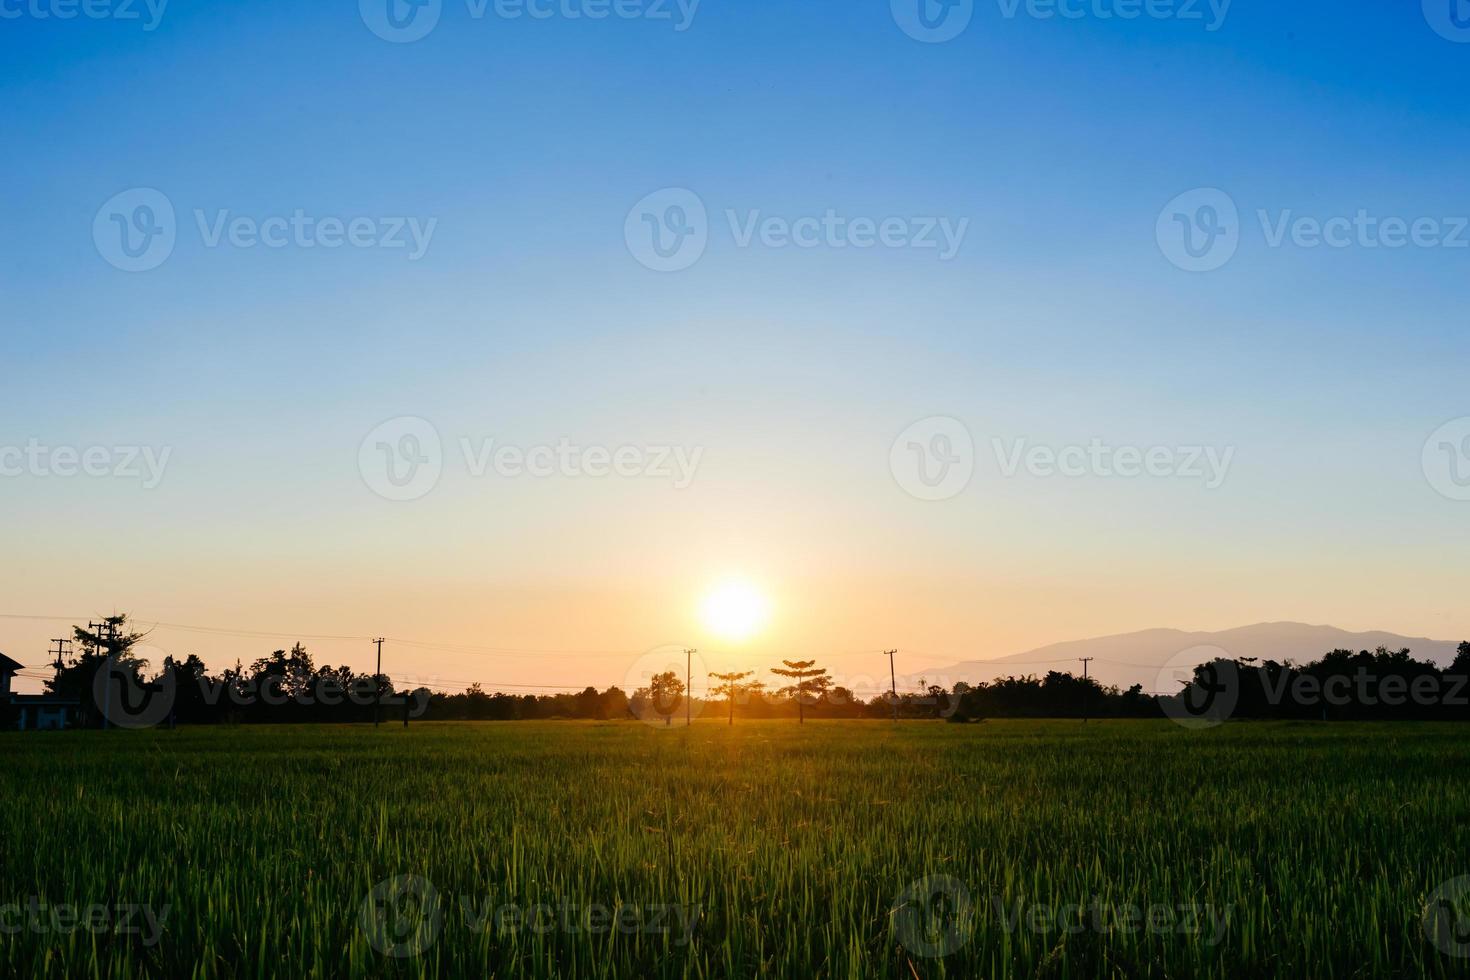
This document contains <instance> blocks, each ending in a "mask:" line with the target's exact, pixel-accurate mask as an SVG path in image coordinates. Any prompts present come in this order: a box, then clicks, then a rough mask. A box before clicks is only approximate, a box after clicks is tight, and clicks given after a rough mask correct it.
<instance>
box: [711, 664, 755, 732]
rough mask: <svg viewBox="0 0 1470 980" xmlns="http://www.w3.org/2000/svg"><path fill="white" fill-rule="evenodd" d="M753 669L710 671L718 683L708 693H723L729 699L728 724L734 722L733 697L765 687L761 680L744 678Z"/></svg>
mask: <svg viewBox="0 0 1470 980" xmlns="http://www.w3.org/2000/svg"><path fill="white" fill-rule="evenodd" d="M754 673H755V671H753V670H742V671H739V672H737V673H731V674H720V673H717V672H715V671H713V670H712V671H710V674H709V675H710V676H711V677H713V678H714V679H715V680H717V681H719V682H720V683H719V684H718V685H717V686H716V687H714V688H713V689H712V690H711V691H710V693H711V694H715V695H724V696H725V697H727V698H729V700H730V724H732V725H733V724H735V698H736V697H745V696H747V695H750V694H754V693H756V692H757V691H760V690H762V689H764V688H765V686H766V685H765V684H764V683H763V682H762V681H747V680H746V679H745V678H747V677H749V676H750V675H751V674H754Z"/></svg>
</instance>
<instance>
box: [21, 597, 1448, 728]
mask: <svg viewBox="0 0 1470 980" xmlns="http://www.w3.org/2000/svg"><path fill="white" fill-rule="evenodd" d="M73 633H74V637H75V644H76V651H77V652H76V653H75V654H74V655H73V656H71V657H70V658H69V659H68V660H66V661H65V662H64V663H62V665H61V667H60V669H59V670H58V671H57V673H56V676H55V677H54V678H52V679H51V680H48V681H47V682H46V690H47V693H48V694H50V695H52V696H55V697H60V698H65V699H69V700H75V701H77V702H78V704H79V706H80V711H81V719H80V721H81V724H82V725H83V726H86V727H99V726H102V725H106V724H128V723H129V722H135V721H139V720H141V721H144V722H146V723H148V724H178V723H183V724H213V723H255V722H313V721H321V722H367V721H372V720H373V719H374V718H380V719H382V720H384V721H396V720H398V719H399V718H402V719H405V720H407V719H409V718H427V719H436V720H476V721H478V720H483V721H522V720H549V719H584V720H601V721H613V720H620V719H627V718H639V719H642V720H644V721H650V722H653V723H656V724H663V725H672V724H674V723H675V722H678V721H680V720H681V719H682V718H683V717H685V716H686V715H687V716H690V717H695V716H698V717H702V718H712V717H713V718H723V719H724V720H725V721H726V722H727V723H728V724H734V723H735V721H736V720H737V719H752V720H753V719H773V718H793V719H795V720H797V721H798V722H804V721H805V720H806V718H807V717H808V716H811V717H814V718H823V719H835V718H872V719H879V718H893V717H896V718H901V719H943V720H947V721H951V722H957V723H960V722H976V721H983V720H985V719H987V718H1158V717H1162V716H1167V717H1171V718H1175V719H1176V720H1180V719H1183V720H1189V719H1201V720H1207V721H1209V720H1213V721H1222V720H1226V719H1228V718H1281V719H1322V720H1329V721H1330V720H1391V719H1470V642H1466V643H1462V644H1460V646H1459V650H1458V653H1457V656H1456V657H1455V659H1454V662H1453V663H1452V664H1451V665H1450V666H1448V667H1446V668H1443V669H1441V668H1439V667H1437V666H1436V665H1435V664H1433V663H1432V662H1429V661H1421V660H1417V659H1415V658H1414V657H1413V656H1412V655H1411V652H1410V651H1409V650H1407V649H1404V650H1398V651H1389V650H1385V649H1383V648H1379V649H1378V650H1376V651H1373V652H1369V651H1359V652H1356V653H1355V652H1353V651H1348V650H1334V651H1331V652H1330V653H1328V654H1326V655H1324V656H1322V657H1320V658H1318V659H1316V660H1313V661H1310V662H1308V663H1305V664H1290V663H1278V662H1276V661H1265V662H1257V661H1256V660H1253V659H1250V658H1241V659H1235V660H1230V659H1218V660H1214V661H1211V662H1209V663H1205V664H1200V665H1198V666H1196V667H1194V669H1193V674H1192V676H1191V677H1190V678H1189V679H1188V680H1187V682H1184V683H1182V684H1181V686H1180V689H1179V691H1178V692H1176V693H1170V692H1157V693H1146V692H1145V691H1144V690H1143V688H1142V687H1141V685H1134V686H1132V687H1130V688H1128V689H1126V690H1120V689H1119V688H1117V687H1112V686H1104V685H1102V684H1099V683H1098V682H1097V680H1096V679H1093V678H1084V677H1078V676H1076V675H1074V674H1072V673H1070V672H1063V671H1055V670H1053V671H1048V672H1047V673H1046V674H1045V675H1044V676H1041V677H1036V676H1033V675H1028V676H1024V677H1006V678H1002V679H997V680H994V681H991V682H988V683H979V684H968V683H964V682H961V683H959V684H956V685H954V686H953V687H952V688H946V687H943V686H941V685H938V684H924V683H921V685H920V689H919V690H917V691H903V692H898V693H897V695H896V697H895V695H894V694H893V693H892V692H884V693H882V694H880V695H878V696H876V697H872V698H870V699H866V700H865V699H864V698H862V697H861V696H859V695H858V694H856V693H855V692H853V691H852V690H850V689H848V688H846V687H843V686H841V685H839V684H836V683H835V681H834V680H833V678H832V677H831V675H830V673H829V672H828V671H827V669H826V668H824V667H820V666H818V665H817V664H816V663H815V661H812V660H800V661H790V660H785V661H782V662H781V664H780V666H776V667H772V668H770V672H771V674H772V676H773V678H774V679H773V681H772V682H771V684H770V685H768V684H767V683H766V681H764V680H762V679H760V678H759V677H758V676H757V675H756V674H755V672H754V671H737V672H729V673H720V672H711V673H710V674H709V675H708V682H709V687H708V694H707V695H706V696H705V697H698V696H694V695H691V694H690V692H689V691H687V690H686V683H685V679H684V678H682V677H680V676H679V674H678V672H677V671H673V670H669V671H664V672H661V673H657V674H654V675H652V676H651V677H649V678H648V680H647V683H645V684H643V685H642V686H640V687H637V688H636V689H634V690H633V691H631V692H627V691H624V690H622V689H621V688H618V687H616V686H613V687H608V688H606V689H605V690H601V691H599V690H598V689H597V688H595V687H590V686H589V687H587V688H584V689H583V690H581V691H576V692H570V691H569V692H566V693H520V694H516V693H505V692H501V691H494V692H488V691H486V690H484V689H483V687H482V686H481V685H479V684H473V685H471V686H470V687H469V688H468V689H467V690H465V691H463V692H458V693H448V692H443V691H433V690H430V689H428V688H426V687H421V686H420V687H409V688H407V689H399V688H397V687H395V685H394V683H393V681H392V679H391V678H390V677H388V676H386V675H381V674H378V675H374V674H363V673H359V672H356V671H354V670H352V669H351V668H348V667H345V666H344V667H333V666H331V665H320V666H319V665H317V664H316V663H315V661H314V659H313V658H312V656H311V654H310V653H308V652H307V650H306V648H305V647H304V646H302V645H301V644H299V643H298V644H296V645H294V646H293V647H292V648H291V649H290V650H275V651H273V652H271V653H270V654H269V655H267V656H264V657H261V658H259V659H257V660H255V661H254V662H252V663H250V664H249V665H246V664H243V663H241V662H238V661H237V662H236V664H235V665H234V666H233V667H230V668H227V669H225V670H223V671H220V672H219V673H211V672H210V671H209V670H208V669H207V668H206V666H205V664H204V662H203V661H202V660H201V659H200V658H199V657H198V656H197V655H190V656H188V657H186V658H184V659H182V660H179V659H175V658H173V657H169V658H166V659H165V661H164V663H163V664H161V665H159V666H158V668H157V670H156V672H155V671H154V670H153V666H152V665H150V664H149V663H148V662H147V661H146V660H143V659H141V658H140V657H139V656H137V654H136V652H135V651H136V647H137V645H138V643H139V642H140V641H141V640H143V639H144V638H145V635H146V634H142V633H137V632H134V631H133V630H132V629H131V628H129V626H128V623H127V617H126V616H113V617H110V618H108V619H106V620H104V621H103V622H102V623H101V624H93V625H91V626H89V627H88V628H85V629H84V628H82V627H76V628H74V630H73Z"/></svg>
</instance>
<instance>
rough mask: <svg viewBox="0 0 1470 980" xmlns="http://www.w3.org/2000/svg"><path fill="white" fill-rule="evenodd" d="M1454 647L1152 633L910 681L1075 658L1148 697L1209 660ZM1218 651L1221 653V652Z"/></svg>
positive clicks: (1328, 637) (1056, 665)
mask: <svg viewBox="0 0 1470 980" xmlns="http://www.w3.org/2000/svg"><path fill="white" fill-rule="evenodd" d="M1459 645H1460V641H1458V640H1431V639H1427V638H1425V637H1422V636H1399V635H1398V634H1397V633H1384V632H1379V631H1373V632H1368V633H1350V632H1348V631H1347V630H1341V629H1338V628H1337V627H1335V626H1310V625H1308V624H1306V623H1257V624H1256V625H1254V626H1240V627H1237V628H1236V629H1229V630H1222V631H1220V632H1216V633H1205V632H1199V633H1190V632H1186V631H1184V630H1171V629H1151V630H1140V631H1139V632H1137V633H1122V634H1119V635H1117V636H1100V637H1097V638H1095V639H1091V640H1070V641H1068V642H1065V643H1053V644H1052V645H1050V646H1044V647H1038V648H1037V649H1035V650H1028V651H1026V652H1025V653H1017V654H1012V655H1011V656H1008V657H1001V658H999V659H996V660H967V661H965V662H963V663H958V664H952V665H950V666H947V667H946V666H939V667H930V668H928V669H926V670H923V671H917V672H914V673H913V674H911V675H910V676H911V677H913V678H915V679H917V678H920V677H923V678H925V679H926V680H927V681H928V682H929V683H931V684H940V685H942V686H944V687H953V686H954V684H955V683H956V682H957V681H969V682H970V683H979V682H981V681H991V680H994V679H996V678H997V677H1010V676H1017V677H1024V676H1025V675H1027V674H1035V675H1037V676H1038V677H1040V676H1044V675H1045V674H1046V672H1047V671H1049V670H1056V671H1063V672H1065V671H1071V672H1073V673H1077V674H1081V673H1082V664H1081V662H1080V659H1081V658H1082V657H1093V658H1095V659H1093V660H1092V662H1091V663H1090V664H1088V674H1089V675H1090V676H1092V677H1095V678H1097V679H1098V681H1099V682H1101V683H1102V684H1104V685H1109V684H1116V685H1117V686H1119V687H1121V688H1127V687H1130V686H1132V685H1134V684H1142V685H1143V689H1144V690H1145V691H1147V692H1149V693H1151V694H1152V693H1172V692H1173V691H1175V690H1177V689H1178V684H1177V682H1176V681H1175V680H1174V678H1175V677H1176V676H1181V677H1182V676H1187V675H1188V674H1189V667H1190V666H1192V665H1193V664H1197V663H1204V662H1206V661H1208V660H1210V659H1212V658H1213V657H1216V656H1225V657H1235V658H1245V657H1256V658H1259V659H1260V660H1262V661H1265V660H1276V661H1279V662H1284V661H1287V660H1291V661H1295V662H1298V663H1304V662H1306V661H1308V660H1315V659H1317V658H1318V657H1321V656H1322V655H1323V654H1324V653H1327V652H1329V651H1331V650H1336V649H1344V650H1375V649H1377V648H1378V647H1387V648H1388V649H1390V650H1400V649H1403V648H1404V647H1408V648H1409V649H1410V650H1411V651H1413V653H1414V656H1415V657H1418V658H1419V659H1421V660H1424V659H1428V660H1432V661H1434V662H1435V663H1436V664H1438V665H1440V666H1441V667H1443V666H1446V665H1448V664H1449V663H1450V662H1451V661H1452V660H1454V659H1455V650H1456V648H1457V647H1458V646H1459ZM1222 651H1223V652H1222Z"/></svg>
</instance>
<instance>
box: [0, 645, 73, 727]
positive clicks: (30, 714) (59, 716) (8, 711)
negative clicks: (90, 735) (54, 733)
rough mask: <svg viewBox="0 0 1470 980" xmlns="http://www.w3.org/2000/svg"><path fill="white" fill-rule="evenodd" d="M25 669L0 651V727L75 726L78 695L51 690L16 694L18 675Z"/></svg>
mask: <svg viewBox="0 0 1470 980" xmlns="http://www.w3.org/2000/svg"><path fill="white" fill-rule="evenodd" d="M24 669H25V664H21V663H17V662H16V661H14V660H12V659H10V658H9V657H7V656H6V655H5V654H3V653H0V728H11V729H16V730H19V731H27V730H45V729H53V730H59V729H63V728H72V727H75V726H76V724H77V721H78V718H79V716H80V714H81V703H80V702H79V701H77V699H76V698H61V697H54V696H52V695H50V694H16V693H14V691H13V690H12V688H13V687H14V686H15V675H16V674H17V673H19V672H20V671H21V670H24Z"/></svg>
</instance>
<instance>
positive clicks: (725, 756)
mask: <svg viewBox="0 0 1470 980" xmlns="http://www.w3.org/2000/svg"><path fill="white" fill-rule="evenodd" d="M0 757H3V759H4V763H3V765H0V798H3V800H4V805H3V806H0V906H5V905H6V904H8V903H21V904H24V903H26V902H27V901H29V900H30V898H31V897H32V896H37V897H38V898H39V899H40V900H41V901H42V902H44V903H47V904H51V905H54V904H57V903H70V904H74V905H91V904H95V903H102V904H107V905H112V904H115V903H125V904H135V905H140V904H148V905H151V906H152V907H153V908H154V909H155V910H159V909H162V908H163V907H164V906H168V907H169V910H168V915H167V919H166V924H165V928H164V932H163V935H162V938H161V940H160V941H159V942H158V943H157V944H156V945H146V944H145V943H144V942H143V940H142V937H139V936H130V937H129V936H124V937H117V936H112V935H100V936H94V935H92V934H90V933H88V932H86V931H85V930H77V931H75V932H72V933H70V934H64V933H57V932H55V931H54V930H48V931H45V932H42V933H39V934H37V933H33V932H30V931H29V930H22V931H21V932H19V933H16V934H9V935H7V934H4V933H3V932H0V975H5V976H31V975H66V976H78V977H83V976H145V975H155V976H157V975H172V976H182V975H198V976H206V977H207V976H257V975H260V976H271V975H275V976H325V975H333V974H341V973H351V974H357V975H369V974H373V975H377V974H383V973H395V974H402V975H409V976H440V975H454V976H466V977H468V976H475V977H481V976H515V975H537V976H553V975H561V976H573V975H576V976H592V977H612V976H642V977H675V976H747V977H748V976H760V975H783V976H837V977H871V976H893V975H902V976H913V975H914V974H917V975H918V976H920V977H937V976H955V977H960V976H964V977H969V976H984V977H1023V976H1025V977H1030V976H1059V977H1062V976H1118V977H1125V976H1129V977H1131V976H1161V977H1162V976H1218V977H1228V976H1243V975H1262V974H1264V973H1270V974H1273V975H1279V976H1301V975H1328V974H1331V975H1336V976H1385V975H1401V976H1422V975H1429V976H1440V975H1446V976H1447V975H1457V974H1458V973H1460V972H1462V971H1463V970H1464V967H1465V966H1466V964H1467V963H1470V961H1467V960H1463V959H1456V958H1453V957H1451V956H1449V955H1446V954H1445V953H1444V952H1441V951H1440V950H1438V949H1437V948H1436V947H1435V946H1434V945H1432V944H1431V943H1430V942H1429V941H1428V940H1427V939H1426V938H1425V932H1424V929H1423V926H1422V923H1421V916H1422V913H1423V907H1424V903H1425V900H1426V898H1427V897H1428V896H1429V895H1430V893H1431V892H1432V891H1433V890H1434V888H1435V887H1436V886H1437V885H1438V884H1440V883H1441V882H1444V881H1446V880H1448V879H1452V878H1455V877H1456V876H1459V875H1462V874H1467V873H1470V850H1467V849H1466V848H1465V847H1464V846H1463V845H1462V844H1461V840H1462V829H1461V828H1463V827H1464V826H1466V825H1470V790H1467V789H1466V788H1465V784H1464V781H1463V780H1461V779H1459V778H1457V775H1456V774H1457V773H1459V772H1462V771H1464V768H1465V763H1466V762H1467V760H1470V743H1467V740H1466V738H1465V735H1464V734H1462V731H1461V729H1460V728H1458V727H1455V726H1452V725H1444V726H1439V725H1407V724H1404V725H1363V726H1351V725H1334V726H1323V725H1315V724H1235V725H1227V726H1224V727H1222V728H1219V729H1214V730H1210V731H1204V732H1188V731H1184V730H1182V729H1180V728H1178V727H1176V726H1173V725H1171V724H1169V723H1167V722H1157V723H1155V722H1112V723H1101V724H1100V723H1093V724H1090V725H1087V726H1083V725H1080V724H1078V723H1075V722H990V723H987V724H981V725H966V726H960V725H945V724H942V723H905V724H903V725H900V726H893V725H889V724H887V723H882V722H830V723H813V724H807V725H806V726H803V727H800V728H798V726H796V725H794V724H792V723H788V722H766V723H749V724H738V725H736V726H735V727H734V728H727V727H726V726H725V725H723V724H715V723H713V722H711V723H703V724H696V725H695V726H694V728H693V729H691V730H682V729H678V728H674V729H671V730H664V729H662V728H661V727H659V728H656V727H651V726H645V725H640V724H636V723H610V724H591V723H588V724H581V723H570V722H567V723H544V724H537V723H509V724H443V725H432V724H422V725H418V726H416V727H414V728H412V729H410V730H408V731H404V730H402V729H399V728H396V727H390V726H385V727H384V728H383V729H382V730H380V731H377V732H374V731H373V729H371V728H370V727H354V728H346V727H301V728H237V729H225V728H210V729H193V730H180V731H176V732H163V731H155V732H131V733H130V732H107V733H103V732H80V733H64V734H40V733H35V734H27V735H16V734H7V735H4V736H0ZM401 875H415V876H421V877H422V878H424V879H426V880H427V881H429V882H431V883H432V885H433V886H434V888H435V889H436V890H437V892H438V894H439V897H440V899H441V905H440V909H441V911H442V913H443V916H444V919H443V927H442V930H441V931H440V932H439V933H438V935H437V938H436V940H435V941H434V942H432V943H430V944H429V945H428V946H427V948H425V949H424V950H423V951H422V952H421V953H419V954H418V955H416V956H409V957H404V958H401V959H399V958H393V957H391V956H385V955H384V954H383V953H381V952H379V951H378V950H376V949H374V948H373V946H372V945H371V944H370V942H369V935H368V933H367V932H366V931H365V930H364V928H363V926H362V924H361V912H362V906H363V903H364V900H365V899H367V898H368V896H369V893H370V892H371V891H372V890H373V888H374V886H375V885H377V884H378V883H379V882H381V881H383V880H385V879H391V878H394V877H395V876H401ZM935 875H945V876H950V877H951V878H953V879H954V880H956V881H958V882H960V883H962V884H963V885H964V887H965V888H966V890H967V891H968V894H969V896H970V898H971V901H972V903H973V913H974V914H973V915H972V916H971V917H970V918H969V919H968V920H967V922H966V923H965V926H966V927H965V928H964V929H963V930H962V933H961V941H960V942H959V943H958V944H957V945H956V948H955V950H954V952H952V953H951V954H950V955H948V956H943V957H927V958H926V957H924V956H922V955H919V953H918V952H916V950H915V949H914V948H913V947H914V946H915V945H916V944H915V943H914V942H913V941H912V940H913V939H914V938H915V937H913V936H906V935H905V934H904V930H903V929H901V928H896V927H895V918H894V916H893V915H892V914H891V913H892V909H893V906H894V904H895V900H896V899H897V897H898V896H899V895H900V893H901V892H903V890H904V889H905V888H906V887H908V886H909V885H910V884H911V883H913V882H915V881H917V880H919V879H923V878H926V877H928V876H935ZM997 902H999V904H1000V906H1001V908H1003V909H1012V908H1014V907H1016V903H1018V902H1019V903H1021V905H1022V907H1023V908H1027V909H1030V908H1033V907H1035V906H1038V905H1044V906H1049V907H1051V908H1054V909H1055V908H1060V907H1062V906H1066V905H1069V904H1081V905H1087V904H1089V903H1104V904H1105V905H1108V906H1126V905H1130V904H1131V905H1137V906H1139V907H1147V906H1151V905H1155V906H1157V905H1169V906H1174V907H1178V906H1180V905H1187V906H1190V907H1192V908H1196V909H1199V910H1203V909H1205V908H1206V907H1208V908H1209V909H1211V910H1213V911H1214V912H1216V913H1218V914H1224V915H1228V927H1227V928H1226V929H1225V931H1224V932H1223V934H1222V935H1221V936H1220V941H1219V942H1218V944H1212V943H1211V942H1210V941H1209V940H1210V938H1211V936H1210V930H1209V929H1208V928H1205V927H1203V926H1202V927H1201V931H1196V932H1180V931H1177V930H1175V931H1153V932H1150V931H1148V930H1143V929H1140V930H1138V931H1127V930H1118V929H1113V930H1109V931H1102V932H1100V931H1098V930H1096V929H1093V928H1088V929H1084V930H1081V931H1074V932H1071V933H1068V932H1064V931H1061V930H1059V929H1056V928H1051V929H1038V928H1030V927H1028V926H1027V925H1026V923H1025V922H1024V921H1023V922H1021V923H1020V924H1019V925H1018V926H1015V927H1011V928H1007V927H1006V924H1005V923H1004V922H1003V921H1002V920H1001V918H1000V917H999V916H998V914H997V908H996V903H997ZM539 903H545V904H547V905H550V906H553V907H557V906H559V905H562V904H566V905H571V906H573V907H575V908H576V909H579V910H585V909H586V908H588V907H589V906H591V905H594V904H599V905H603V906H607V907H610V908H616V907H619V906H630V907H635V908H648V907H652V906H672V905H678V906H681V907H682V908H683V909H685V910H686V911H687V910H693V909H696V908H697V910H698V920H697V924H696V925H695V926H694V928H693V933H692V936H688V937H686V936H685V935H684V932H685V930H683V929H681V928H679V927H677V924H676V923H675V922H674V921H673V920H671V921H670V925H671V926H673V927H672V928H670V929H669V931H667V932H661V931H632V932H629V933H627V934H619V933H616V932H609V933H605V934H597V935H591V934H589V933H588V932H587V931H586V929H585V928H579V929H578V930H577V931H569V930H568V929H566V928H563V927H562V926H561V925H558V926H557V927H555V928H552V929H544V930H540V931H536V930H532V929H531V928H529V927H525V926H524V925H523V926H522V927H520V928H505V929H497V928H495V926H494V925H493V923H492V924H491V925H490V927H489V928H487V929H476V928H475V922H474V921H473V919H471V920H470V921H467V920H466V915H465V909H466V907H468V908H469V909H470V910H471V911H476V910H484V909H494V908H497V907H502V906H505V905H509V904H514V905H516V906H518V907H521V908H528V909H529V908H531V907H533V906H535V905H537V904H539ZM11 921H14V919H12V920H11ZM4 923H5V920H3V919H0V926H3V925H4ZM906 939H907V940H908V941H907V942H906V941H905V940H906Z"/></svg>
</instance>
